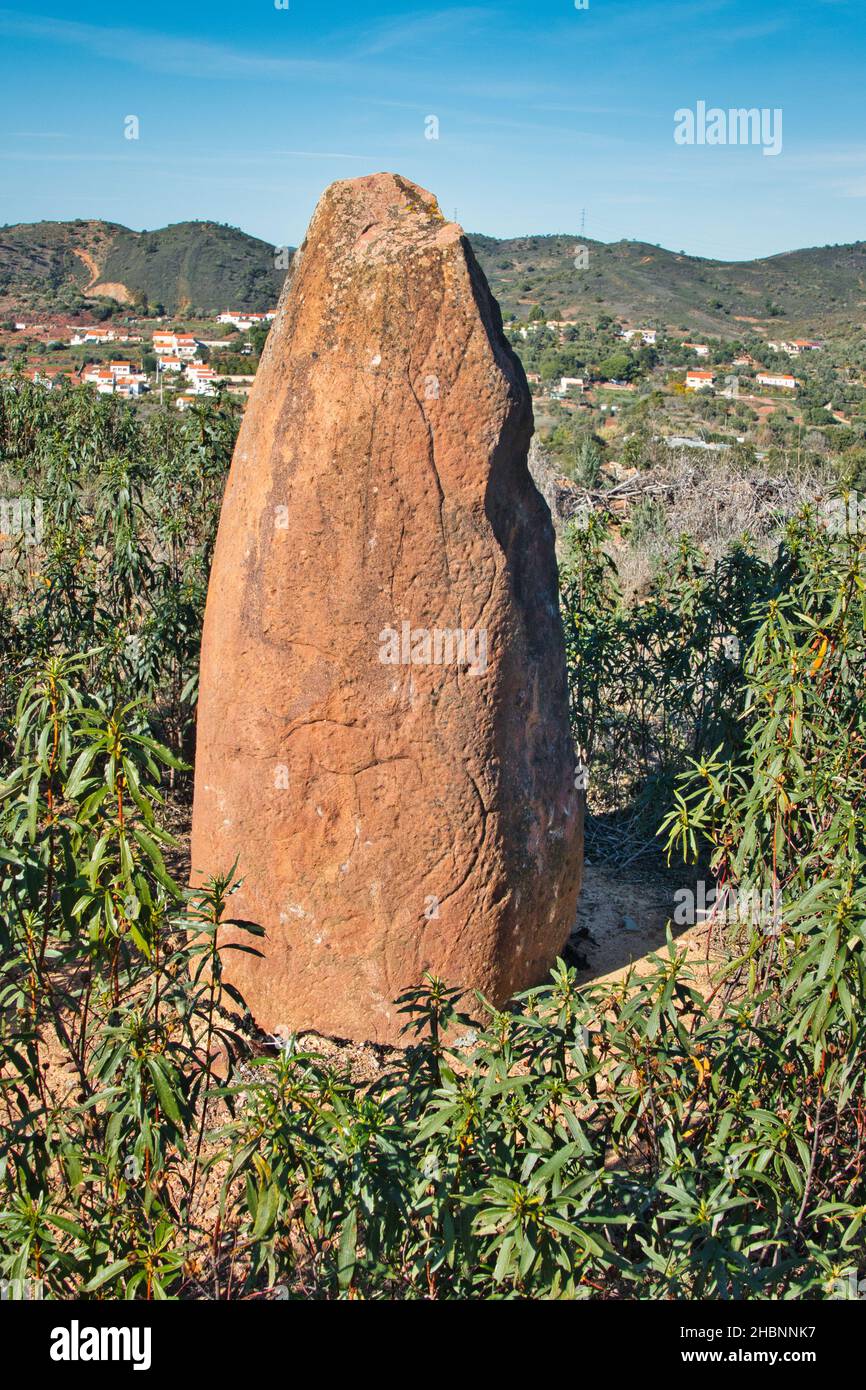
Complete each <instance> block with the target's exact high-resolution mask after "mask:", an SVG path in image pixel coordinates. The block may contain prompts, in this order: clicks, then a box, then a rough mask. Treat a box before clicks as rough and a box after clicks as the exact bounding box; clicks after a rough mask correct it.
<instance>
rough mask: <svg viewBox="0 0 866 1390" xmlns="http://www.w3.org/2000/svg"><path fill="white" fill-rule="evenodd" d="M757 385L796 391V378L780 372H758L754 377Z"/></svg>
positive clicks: (778, 389)
mask: <svg viewBox="0 0 866 1390" xmlns="http://www.w3.org/2000/svg"><path fill="white" fill-rule="evenodd" d="M755 380H756V381H757V383H758V385H759V386H773V387H775V388H776V390H777V391H796V389H797V378H796V377H795V376H785V375H784V374H783V373H782V372H758V374H757V376H756V377H755Z"/></svg>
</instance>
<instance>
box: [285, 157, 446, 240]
mask: <svg viewBox="0 0 866 1390" xmlns="http://www.w3.org/2000/svg"><path fill="white" fill-rule="evenodd" d="M322 219H327V220H329V221H332V220H333V221H337V222H339V224H340V240H341V241H342V242H343V248H342V249H343V251H344V254H345V252H346V251H347V250H349V249H350V246H351V243H354V245H355V248H356V250H357V251H359V252H361V253H362V254H363V255H364V256H365V257H368V256H370V255H371V254H372V256H373V258H374V259H378V258H379V257H382V258H384V259H390V257H391V255H392V254H395V253H398V252H399V250H400V248H401V247H403V246H404V245H405V243H406V242H407V241H410V240H411V241H412V242H414V243H416V244H418V243H419V242H421V243H425V242H426V243H428V244H431V245H436V246H446V245H448V244H450V243H453V242H459V241H460V239H461V237H462V236H463V228H462V227H460V226H459V225H458V224H457V223H456V222H449V221H448V219H447V218H446V217H445V216H444V214H443V213H442V210H441V208H440V207H439V204H438V202H437V200H436V197H435V195H434V194H432V193H428V191H427V189H426V188H421V187H420V186H419V185H418V184H417V183H412V181H411V180H410V179H406V178H403V177H402V175H400V174H388V173H382V174H364V175H362V177H361V178H358V179H341V180H339V181H338V182H336V183H332V184H331V185H330V187H328V188H327V189H326V190H325V192H324V193H323V194H322V197H321V198H320V200H319V204H318V206H317V208H316V212H315V215H314V217H313V221H312V222H311V224H310V230H309V232H308V234H307V240H310V238H311V237H312V235H313V232H314V228H317V224H318V223H319V222H320V220H322Z"/></svg>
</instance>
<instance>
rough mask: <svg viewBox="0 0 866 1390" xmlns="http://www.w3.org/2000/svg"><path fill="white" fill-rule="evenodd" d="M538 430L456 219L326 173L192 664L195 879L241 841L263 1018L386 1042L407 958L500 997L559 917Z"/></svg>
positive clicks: (539, 958)
mask: <svg viewBox="0 0 866 1390" xmlns="http://www.w3.org/2000/svg"><path fill="white" fill-rule="evenodd" d="M531 432H532V409H531V402H530V397H529V392H528V389H527V386H526V380H525V377H524V374H523V370H522V368H521V366H520V364H519V362H518V361H517V359H516V358H515V356H514V355H513V353H512V352H511V350H510V348H509V346H508V345H507V343H506V342H505V340H504V338H503V335H502V331H501V319H500V315H499V310H498V307H497V305H496V303H495V301H494V300H493V298H492V296H491V294H490V292H489V289H488V287H487V284H486V281H485V280H484V277H483V275H482V273H481V271H480V269H479V268H478V265H477V264H476V262H475V260H474V258H473V256H472V252H471V250H470V248H469V246H468V244H467V242H466V240H465V239H464V237H463V234H462V232H461V230H460V228H459V227H458V226H456V225H455V224H454V223H450V222H447V221H445V219H444V218H443V216H442V214H441V213H440V211H439V209H438V206H437V204H436V200H435V199H434V198H433V197H432V195H431V194H429V193H426V192H425V191H424V190H423V189H420V188H418V187H417V186H416V185H414V184H411V183H409V182H408V181H406V180H404V179H402V178H399V177H397V176H395V175H391V174H378V175H372V176H369V177H366V178H361V179H356V180H352V181H350V182H344V183H336V184H333V185H332V186H331V187H330V188H329V189H328V190H327V192H326V193H325V194H324V196H323V198H322V200H321V202H320V203H319V206H318V208H317V209H316V213H315V215H314V217H313V221H312V223H311V225H310V228H309V231H308V234H307V238H306V241H305V242H304V245H303V247H302V249H301V252H300V255H299V256H298V257H297V258H296V262H295V266H294V269H293V273H292V276H291V280H290V282H289V283H287V285H286V288H285V290H284V293H283V298H282V300H281V303H280V308H279V312H278V316H277V319H276V321H275V322H274V325H273V327H272V329H271V333H270V336H269V339H268V342H267V345H266V348H265V353H264V356H263V359H262V363H261V367H260V369H259V373H258V375H257V377H256V382H255V386H254V387H253V391H252V394H251V396H250V399H249V404H248V408H247V412H246V417H245V419H244V423H243V427H242V429H241V433H240V437H239V439H238V443H237V449H236V452H235V456H234V460H233V463H232V468H231V475H230V478H229V481H228V486H227V489H226V495H225V500H224V502H223V509H222V517H221V520H220V529H219V536H218V540H217V546H216V553H215V557H214V564H213V571H212V574H211V580H210V588H209V592H208V601H207V613H206V618H205V627H204V641H203V649H202V662H201V687H200V701H199V717H198V752H197V758H196V781H195V807H194V817H193V843H192V856H193V858H192V863H193V882H194V883H196V882H200V881H201V875H204V874H207V873H212V872H215V871H224V870H227V869H228V868H229V867H230V866H231V864H232V863H233V861H234V859H235V856H236V855H239V856H240V863H239V868H238V873H239V874H240V875H242V876H243V878H244V882H243V887H242V889H241V891H240V893H239V894H238V895H237V896H236V897H235V898H234V899H233V900H232V915H234V916H237V917H243V918H250V919H253V920H255V921H258V922H260V923H261V924H262V925H263V926H264V927H265V928H266V931H267V937H266V940H265V942H264V944H263V946H262V949H263V951H264V958H263V959H261V960H257V959H255V958H254V957H252V956H249V955H245V954H241V953H239V952H231V951H230V952H227V953H226V956H225V967H226V974H227V977H228V979H229V980H231V981H232V982H233V983H234V984H235V985H236V986H237V987H238V988H239V989H240V990H241V991H242V992H243V994H244V995H245V997H246V1000H247V1002H248V1004H249V1006H250V1008H251V1010H252V1012H253V1015H254V1017H255V1018H256V1020H257V1022H258V1023H259V1024H260V1025H261V1026H263V1027H265V1028H267V1029H269V1030H271V1031H273V1030H275V1029H276V1028H278V1027H280V1026H281V1025H282V1026H287V1027H289V1028H291V1029H300V1028H312V1029H316V1030H318V1031H319V1032H322V1033H325V1034H329V1035H331V1036H340V1037H352V1038H367V1039H371V1040H375V1041H379V1042H393V1041H396V1040H397V1039H398V1037H399V1033H400V1029H401V1026H402V1024H403V1023H404V1022H405V1020H404V1018H403V1017H401V1016H400V1015H399V1014H398V1012H397V1010H396V1008H395V1005H394V1000H395V999H396V997H397V995H398V994H399V993H400V992H401V991H402V990H403V989H405V988H407V987H409V986H411V985H413V984H417V983H419V982H420V980H421V977H422V975H423V973H424V972H425V971H427V970H430V971H433V972H435V973H437V974H439V975H442V976H444V977H445V978H446V979H447V980H448V981H449V982H451V983H455V984H462V985H464V986H468V987H475V988H479V989H481V990H483V991H484V992H485V993H486V994H487V995H488V996H489V997H492V999H493V1000H495V1001H496V1002H497V1003H499V1002H502V1001H504V1000H505V999H506V998H507V997H508V996H509V995H510V994H511V993H512V992H513V991H515V990H517V989H521V988H524V987H527V986H529V985H531V984H534V983H537V982H538V981H539V980H541V979H543V977H544V975H545V973H546V971H547V969H548V967H549V966H550V965H551V963H552V961H553V959H554V957H555V956H556V954H557V952H558V951H559V950H560V949H561V948H562V946H563V944H564V943H565V940H566V938H567V936H568V934H569V931H570V929H571V926H572V923H573V920H574V912H575V904H576V899H577V894H578V890H579V884H580V874H581V864H582V850H583V845H582V795H581V793H579V792H577V791H575V789H574V757H573V751H572V745H571V739H570V735H569V728H568V717H567V693H566V680H565V661H564V652H563V641H562V633H561V627H560V619H559V613H558V604H557V589H556V573H555V562H554V550H553V531H552V526H551V521H550V514H549V511H548V508H547V506H546V505H545V503H544V502H543V501H542V499H541V497H540V495H539V493H538V492H537V491H536V488H535V486H534V484H533V483H532V480H531V478H530V476H529V472H528V470H527V464H526V458H527V450H528V447H529V441H530V435H531ZM404 625H405V626H404ZM460 630H462V632H463V634H464V639H463V640H464V644H465V647H464V650H463V652H462V653H461V651H460V641H459V637H457V638H455V637H453V636H452V639H451V647H450V650H449V643H448V639H447V638H446V637H445V636H443V635H442V634H445V633H451V634H454V633H455V632H458V631H460ZM437 631H438V633H439V634H440V635H439V637H438V644H437V636H436V634H437ZM425 633H426V634H427V635H426V636H425ZM392 634H393V636H392ZM437 655H438V658H439V660H438V662H437V661H436V657H437ZM461 656H462V658H463V659H462V662H461V661H460V660H459V658H460V657H461ZM406 658H408V659H406ZM229 935H230V933H229ZM227 939H228V936H227ZM246 940H249V938H246ZM258 944H261V943H258Z"/></svg>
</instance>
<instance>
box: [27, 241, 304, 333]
mask: <svg viewBox="0 0 866 1390" xmlns="http://www.w3.org/2000/svg"><path fill="white" fill-rule="evenodd" d="M274 262H275V255H274V248H273V246H271V245H270V243H269V242H266V241H260V240H259V239H258V238H257V237H252V236H248V235H247V233H246V232H241V231H239V230H238V229H237V228H236V227H227V226H223V225H222V224H220V223H216V222H178V223H175V224H174V225H172V226H170V227H163V228H161V229H160V230H158V231H152V232H151V231H147V232H133V231H130V230H129V229H128V228H127V227H121V226H117V225H116V224H114V223H108V222H99V221H92V222H91V221H75V222H35V223H21V224H18V225H17V226H11V227H2V228H0V303H2V305H3V306H4V307H6V308H13V307H14V308H24V307H25V306H28V307H34V308H47V309H54V310H73V309H76V308H80V307H82V306H83V304H84V303H86V302H87V301H88V300H91V299H95V298H110V299H116V300H118V301H119V302H120V303H136V302H137V303H141V302H142V298H143V297H146V299H147V302H148V303H149V304H151V305H156V304H161V305H163V306H164V308H165V309H166V311H167V312H168V313H174V312H176V311H177V310H178V309H180V310H182V311H188V310H192V311H195V310H197V309H201V310H203V311H205V312H214V311H217V310H220V309H225V308H244V309H252V310H263V309H269V308H272V307H273V305H274V304H275V302H276V300H277V297H278V295H279V292H280V289H281V287H282V283H283V280H284V278H285V271H284V270H278V269H277V268H276V266H275V264H274Z"/></svg>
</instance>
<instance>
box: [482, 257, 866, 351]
mask: <svg viewBox="0 0 866 1390" xmlns="http://www.w3.org/2000/svg"><path fill="white" fill-rule="evenodd" d="M470 240H471V242H472V245H473V247H474V249H475V253H476V255H477V257H478V259H479V261H480V263H481V266H482V268H483V270H484V272H485V274H486V275H487V278H488V280H489V281H490V285H491V288H492V290H493V293H494V294H495V295H496V297H497V299H498V300H499V302H500V304H501V306H502V309H503V311H504V312H512V313H515V314H517V316H518V318H525V317H526V315H527V312H528V310H529V309H530V308H531V307H532V306H533V305H535V304H540V305H541V307H542V308H543V309H544V310H545V312H546V314H547V316H548V317H550V318H586V317H590V316H598V315H599V314H600V313H602V312H606V313H608V314H611V315H613V316H614V317H617V318H623V319H626V320H628V321H629V322H630V323H632V324H635V325H640V326H646V327H657V328H665V327H667V328H677V327H678V328H683V329H686V330H687V331H688V332H690V333H695V334H705V335H707V336H715V337H724V338H737V337H742V336H745V335H746V334H747V333H748V332H749V331H755V332H757V333H760V334H761V335H762V336H766V335H767V334H769V336H771V337H772V336H774V334H778V336H780V337H782V336H784V335H785V334H786V333H791V332H792V331H793V330H795V329H798V330H801V331H802V332H803V333H804V334H806V335H808V334H809V333H810V332H812V333H815V334H821V333H822V332H828V331H830V330H832V329H839V328H841V327H843V326H848V325H850V326H851V327H852V328H853V327H861V326H862V324H863V322H864V319H866V242H854V243H852V244H850V245H842V246H826V247H814V248H811V249H807V250H802V251H789V252H785V253H783V254H781V255H778V256H770V257H766V258H764V259H761V260H754V261H712V260H704V259H702V258H700V257H698V256H686V255H683V254H678V253H677V252H674V251H666V250H665V249H664V248H662V247H659V246H652V245H649V244H648V243H646V242H635V241H618V242H612V243H609V244H608V243H604V242H598V241H589V240H587V239H586V238H585V237H583V238H582V237H577V236H527V237H513V238H510V239H508V240H501V239H499V238H496V237H488V236H479V235H473V236H471V238H470ZM581 248H583V252H584V253H585V254H581Z"/></svg>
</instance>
